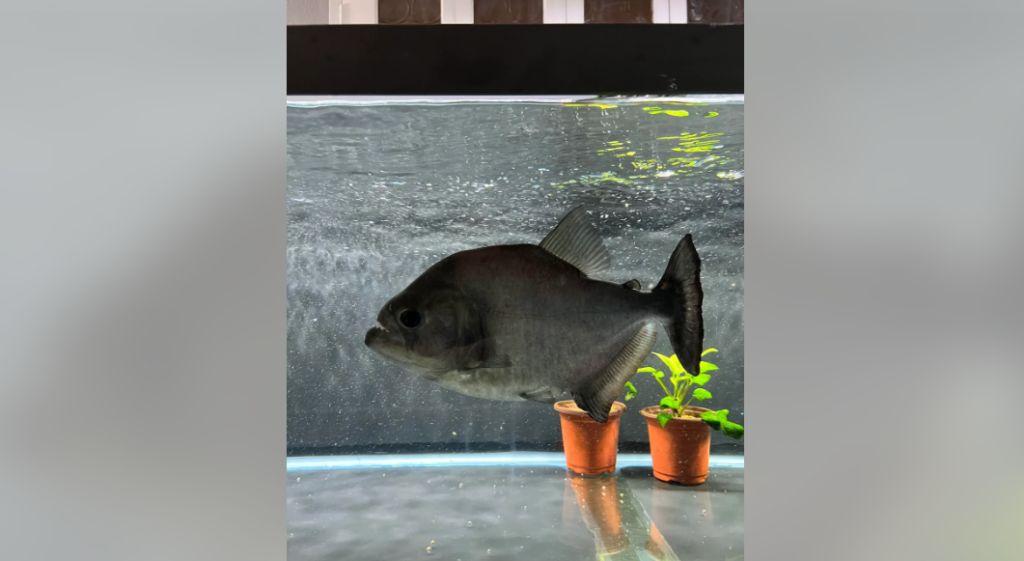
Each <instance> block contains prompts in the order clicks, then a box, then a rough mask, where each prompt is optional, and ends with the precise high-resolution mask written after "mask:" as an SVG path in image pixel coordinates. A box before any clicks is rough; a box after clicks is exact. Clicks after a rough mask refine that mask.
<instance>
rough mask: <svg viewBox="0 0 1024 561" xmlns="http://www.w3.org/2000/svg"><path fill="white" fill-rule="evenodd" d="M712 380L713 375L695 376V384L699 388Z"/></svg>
mask: <svg viewBox="0 0 1024 561" xmlns="http://www.w3.org/2000/svg"><path fill="white" fill-rule="evenodd" d="M710 379H711V374H701V375H700V376H694V377H693V383H694V384H697V385H698V386H703V385H704V384H705V383H707V381H708V380H710Z"/></svg>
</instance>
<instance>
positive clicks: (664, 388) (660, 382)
mask: <svg viewBox="0 0 1024 561" xmlns="http://www.w3.org/2000/svg"><path fill="white" fill-rule="evenodd" d="M654 379H655V380H656V381H657V382H658V385H660V386H661V389H663V390H665V395H668V396H671V395H672V394H671V393H669V391H668V388H667V387H665V382H662V381H661V379H660V378H658V377H657V376H655V377H654Z"/></svg>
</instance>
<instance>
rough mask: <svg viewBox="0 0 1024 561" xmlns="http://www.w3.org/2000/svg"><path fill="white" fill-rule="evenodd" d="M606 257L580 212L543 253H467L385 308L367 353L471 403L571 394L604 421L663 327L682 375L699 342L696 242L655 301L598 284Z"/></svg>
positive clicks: (630, 288) (633, 290)
mask: <svg viewBox="0 0 1024 561" xmlns="http://www.w3.org/2000/svg"><path fill="white" fill-rule="evenodd" d="M610 264H611V259H610V257H609V255H608V250H607V249H606V248H605V247H604V244H603V243H602V241H601V238H600V236H599V235H598V234H597V231H596V230H595V229H594V228H593V226H591V224H590V222H589V220H588V216H587V213H586V212H585V211H584V210H583V209H582V207H580V208H577V209H575V210H573V211H572V212H570V213H569V214H568V215H566V216H565V218H563V219H562V221H561V222H560V223H559V224H558V226H556V227H555V229H554V230H552V231H551V233H550V234H548V236H547V237H546V238H544V241H542V242H541V243H540V245H530V244H523V245H498V246H490V247H484V248H480V249H473V250H468V251H460V252H458V253H455V254H452V255H450V256H448V257H446V258H444V259H443V260H441V261H440V262H438V263H437V264H435V265H434V266H432V267H430V268H429V269H427V270H426V272H424V273H423V274H422V275H420V277H419V278H417V279H416V280H415V281H413V283H412V284H410V285H409V287H408V288H406V289H405V290H403V291H402V292H400V293H399V294H398V295H396V296H395V297H394V298H392V299H391V300H390V301H388V303H387V304H385V305H384V307H383V308H382V309H381V311H380V314H378V316H377V322H378V326H377V327H374V328H372V329H370V330H369V331H368V332H367V333H366V345H367V346H369V347H370V348H371V349H373V350H374V351H376V352H377V353H379V354H380V355H382V356H383V357H384V358H386V359H388V360H390V361H392V362H395V363H397V364H399V365H401V366H402V367H403V368H405V369H406V370H409V371H411V372H413V373H415V374H418V375H420V376H423V377H424V378H426V379H428V380H430V381H432V382H436V383H438V384H440V385H442V386H444V387H446V388H449V389H452V390H455V391H457V392H460V393H464V394H466V395H471V396H475V397H482V398H485V399H493V400H500V401H517V400H521V399H528V400H532V401H539V402H543V403H553V402H555V401H557V400H558V398H559V397H560V396H562V395H564V394H565V393H566V392H569V393H571V394H572V397H573V400H575V402H576V405H578V406H579V407H580V409H583V410H584V411H586V412H587V413H588V414H589V415H590V417H591V418H593V419H594V420H595V421H597V422H599V423H603V422H605V421H607V420H608V412H609V411H610V410H611V407H612V403H613V402H614V401H615V398H616V397H618V396H619V395H620V394H621V393H622V390H623V387H624V385H625V383H626V382H627V381H628V380H629V379H630V378H631V377H632V376H633V374H635V373H636V369H637V368H639V367H640V364H641V363H642V362H643V361H644V359H645V358H646V357H647V355H648V354H649V353H650V352H651V349H652V348H653V347H654V342H655V340H656V339H657V336H658V327H657V324H658V322H660V323H662V324H664V326H665V328H666V329H667V330H668V334H669V339H670V340H671V342H672V348H673V349H674V351H675V353H676V355H678V357H679V360H680V362H681V363H682V365H683V368H686V370H687V371H688V372H699V371H700V368H699V365H700V353H701V350H702V348H703V344H704V320H703V317H702V314H701V305H702V303H703V300H704V293H703V291H702V290H701V286H700V257H699V256H698V255H697V249H696V248H695V247H694V246H693V239H692V238H691V237H690V234H687V235H686V237H684V238H683V239H682V241H680V242H679V245H677V246H676V249H675V251H673V252H672V256H671V257H670V258H669V261H668V268H667V269H666V270H665V274H664V275H663V276H662V278H661V280H660V281H659V282H658V284H657V285H656V286H655V288H654V290H652V291H651V292H643V291H642V290H640V282H639V281H637V280H631V281H628V282H626V283H624V284H617V283H611V282H606V281H601V280H596V279H594V278H592V277H593V276H594V275H597V274H600V273H601V272H603V271H605V270H607V269H608V266H609V265H610Z"/></svg>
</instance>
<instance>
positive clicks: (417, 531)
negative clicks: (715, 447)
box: [288, 466, 743, 561]
mask: <svg viewBox="0 0 1024 561" xmlns="http://www.w3.org/2000/svg"><path fill="white" fill-rule="evenodd" d="M420 557H424V558H430V559H452V560H460V559H461V560H463V561H469V560H473V559H488V560H490V559H528V560H530V561H542V560H549V559H550V560H562V559H598V560H609V561H610V560H618V559H623V560H625V559H638V560H650V559H655V560H677V559H683V560H686V561H698V560H715V561H736V560H740V559H742V558H743V470H742V469H735V468H712V469H711V473H710V474H709V477H708V481H707V482H705V483H703V484H701V485H697V486H693V487H683V486H680V485H675V484H667V483H663V482H661V481H657V480H655V479H654V478H653V477H652V474H651V470H650V468H649V467H624V468H620V470H619V471H618V472H616V474H614V475H607V476H603V477H582V476H579V475H575V474H572V473H569V472H567V471H566V470H565V469H564V468H556V467H550V466H535V467H449V468H401V469H346V470H325V471H304V472H292V473H289V474H288V559H289V560H290V561H296V560H319V559H324V560H327V559H330V560H332V561H333V560H336V559H346V560H347V559H373V560H381V559H411V558H420Z"/></svg>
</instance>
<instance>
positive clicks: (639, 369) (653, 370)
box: [636, 366, 657, 374]
mask: <svg viewBox="0 0 1024 561" xmlns="http://www.w3.org/2000/svg"><path fill="white" fill-rule="evenodd" d="M636 371H637V373H638V374H639V373H640V372H650V373H651V374H654V373H655V372H657V370H655V369H654V368H651V367H650V366H645V367H643V368H637V369H636Z"/></svg>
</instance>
